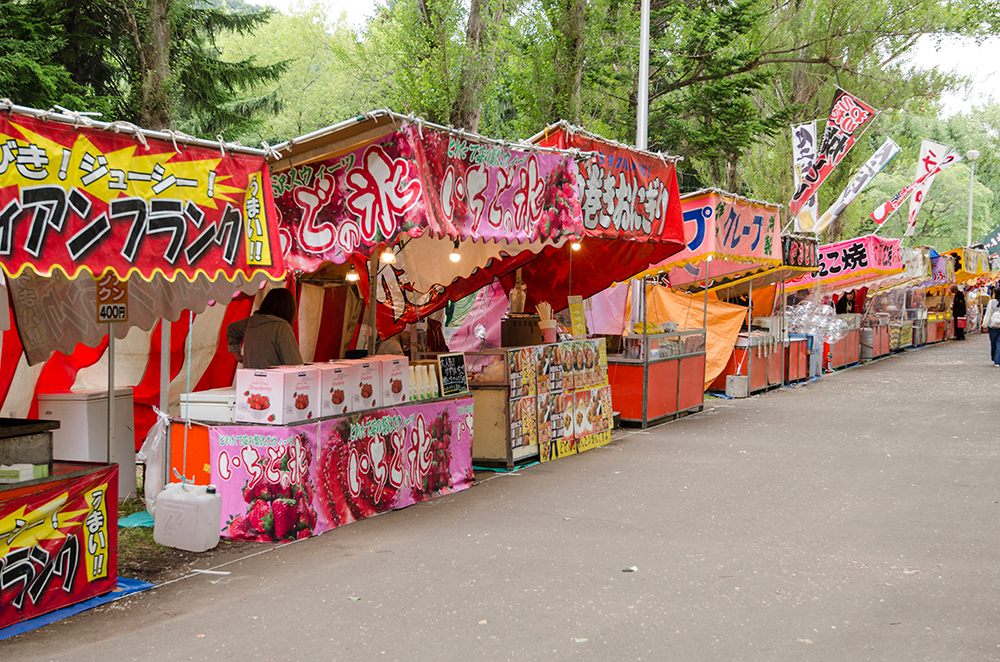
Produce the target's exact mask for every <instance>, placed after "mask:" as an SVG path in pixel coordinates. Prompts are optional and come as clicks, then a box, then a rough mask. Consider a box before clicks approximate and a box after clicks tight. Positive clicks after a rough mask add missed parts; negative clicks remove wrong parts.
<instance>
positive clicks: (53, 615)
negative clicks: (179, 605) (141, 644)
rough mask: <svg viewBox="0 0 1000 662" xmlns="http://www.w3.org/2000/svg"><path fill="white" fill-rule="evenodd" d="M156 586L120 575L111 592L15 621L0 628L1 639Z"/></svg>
mask: <svg viewBox="0 0 1000 662" xmlns="http://www.w3.org/2000/svg"><path fill="white" fill-rule="evenodd" d="M154 586H156V584H150V583H149V582H141V581H139V580H138V579H125V578H124V577H119V578H118V587H117V588H115V589H114V590H113V591H111V592H110V593H107V594H105V595H100V596H98V597H96V598H91V599H89V600H85V601H83V602H79V603H77V604H75V605H70V606H69V607H63V608H62V609H57V610H56V611H53V612H49V613H48V614H42V615H41V616H36V617H35V618H30V619H28V620H26V621H21V622H20V623H15V624H14V625H8V626H7V627H5V628H3V629H0V641H2V640H4V639H9V638H10V637H14V636H17V635H19V634H24V633H25V632H31V631H32V630H37V629H38V628H40V627H42V626H43V625H48V624H49V623H55V622H56V621H61V620H62V619H64V618H69V617H70V616H75V615H76V614H79V613H80V612H83V611H87V610H88V609H93V608H94V607H100V606H101V605H103V604H107V603H109V602H114V601H115V600H117V599H118V598H124V597H125V596H126V595H131V594H132V593H139V592H140V591H145V590H146V589H149V588H153V587H154Z"/></svg>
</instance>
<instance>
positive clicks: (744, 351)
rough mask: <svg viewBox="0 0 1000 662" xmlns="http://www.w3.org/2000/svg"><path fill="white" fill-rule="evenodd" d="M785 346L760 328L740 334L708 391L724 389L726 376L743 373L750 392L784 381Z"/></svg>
mask: <svg viewBox="0 0 1000 662" xmlns="http://www.w3.org/2000/svg"><path fill="white" fill-rule="evenodd" d="M784 353H785V345H784V343H783V342H781V341H779V340H778V337H777V336H776V335H773V334H771V333H766V332H762V331H751V332H749V333H747V332H743V333H740V335H739V338H737V339H736V345H735V347H733V353H732V354H731V355H730V357H729V363H727V364H726V367H725V368H724V369H723V370H722V372H721V373H720V374H719V376H718V377H716V379H715V381H714V382H712V385H711V386H710V387H709V388H710V389H711V390H716V391H725V390H726V382H727V379H726V378H727V377H729V376H730V375H732V376H746V377H747V378H748V381H749V388H748V389H747V390H748V392H749V393H756V392H758V391H765V390H767V389H769V388H773V387H775V386H781V385H782V384H783V383H784Z"/></svg>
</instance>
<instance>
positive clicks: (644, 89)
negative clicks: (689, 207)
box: [635, 0, 649, 294]
mask: <svg viewBox="0 0 1000 662" xmlns="http://www.w3.org/2000/svg"><path fill="white" fill-rule="evenodd" d="M637 97H638V98H637V100H636V102H637V103H636V105H637V108H636V127H635V146H636V147H638V148H639V149H646V146H647V141H648V138H647V135H648V130H649V0H642V6H641V9H640V19H639V89H638V95H637ZM644 287H645V283H644ZM643 294H645V291H644V292H643Z"/></svg>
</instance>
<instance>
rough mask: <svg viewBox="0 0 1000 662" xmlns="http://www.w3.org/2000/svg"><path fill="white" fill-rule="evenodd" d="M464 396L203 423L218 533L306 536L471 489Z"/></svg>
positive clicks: (468, 411) (266, 538)
mask: <svg viewBox="0 0 1000 662" xmlns="http://www.w3.org/2000/svg"><path fill="white" fill-rule="evenodd" d="M472 413H473V400H472V398H471V397H467V398H460V399H455V400H442V401H438V402H433V403H429V404H419V405H407V406H402V407H394V408H388V409H383V410H378V411H370V412H362V413H358V414H353V415H350V416H345V417H341V418H331V419H325V420H322V421H319V422H316V423H308V424H305V425H296V426H289V427H276V426H275V427H256V426H225V427H213V428H210V429H209V449H210V454H211V476H212V482H213V483H214V484H215V485H216V486H217V488H218V491H219V494H220V496H221V498H222V521H221V522H220V527H221V531H222V535H223V536H225V537H228V538H230V539H232V540H256V541H258V542H274V541H282V540H295V539H298V538H307V537H309V536H311V535H315V534H318V533H322V532H323V531H328V530H330V529H333V528H336V527H338V526H342V525H344V524H348V523H350V522H354V521H356V520H360V519H363V518H365V517H371V516H372V515H375V514H377V513H382V512H386V511H389V510H393V509H396V508H405V507H406V506H409V505H412V504H414V503H417V502H419V501H424V500H426V499H429V498H431V497H435V496H440V495H444V494H450V493H452V492H458V491H461V490H464V489H466V488H468V487H470V486H471V485H472V481H473V473H472V426H473V415H472Z"/></svg>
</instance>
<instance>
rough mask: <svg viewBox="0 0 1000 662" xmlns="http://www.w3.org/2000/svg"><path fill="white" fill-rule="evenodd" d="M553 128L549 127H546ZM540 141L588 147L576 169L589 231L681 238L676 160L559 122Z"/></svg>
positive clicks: (592, 233) (642, 239)
mask: <svg viewBox="0 0 1000 662" xmlns="http://www.w3.org/2000/svg"><path fill="white" fill-rule="evenodd" d="M550 129H551V128H550ZM539 143H540V144H542V145H545V146H548V147H558V148H560V149H579V150H581V151H584V152H592V153H593V155H594V156H593V158H591V159H589V160H582V161H580V163H579V170H578V174H577V179H578V186H579V189H580V207H581V211H582V213H583V227H584V231H585V233H586V236H588V237H601V238H604V239H626V240H629V241H639V242H646V241H659V242H668V243H679V242H681V241H683V240H684V236H683V232H682V230H681V205H680V196H679V194H678V187H677V168H676V164H675V163H674V160H673V159H672V158H671V159H668V158H665V157H663V156H661V155H657V154H652V153H649V152H644V151H640V150H637V149H635V148H632V147H628V146H626V145H620V144H617V143H614V142H611V141H608V140H605V139H602V138H600V137H599V136H595V135H592V134H589V133H587V132H586V131H583V130H580V129H576V128H573V127H569V126H567V125H557V128H555V129H554V130H547V131H546V132H545V134H544V136H543V138H542V139H541V140H540V141H539Z"/></svg>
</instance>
